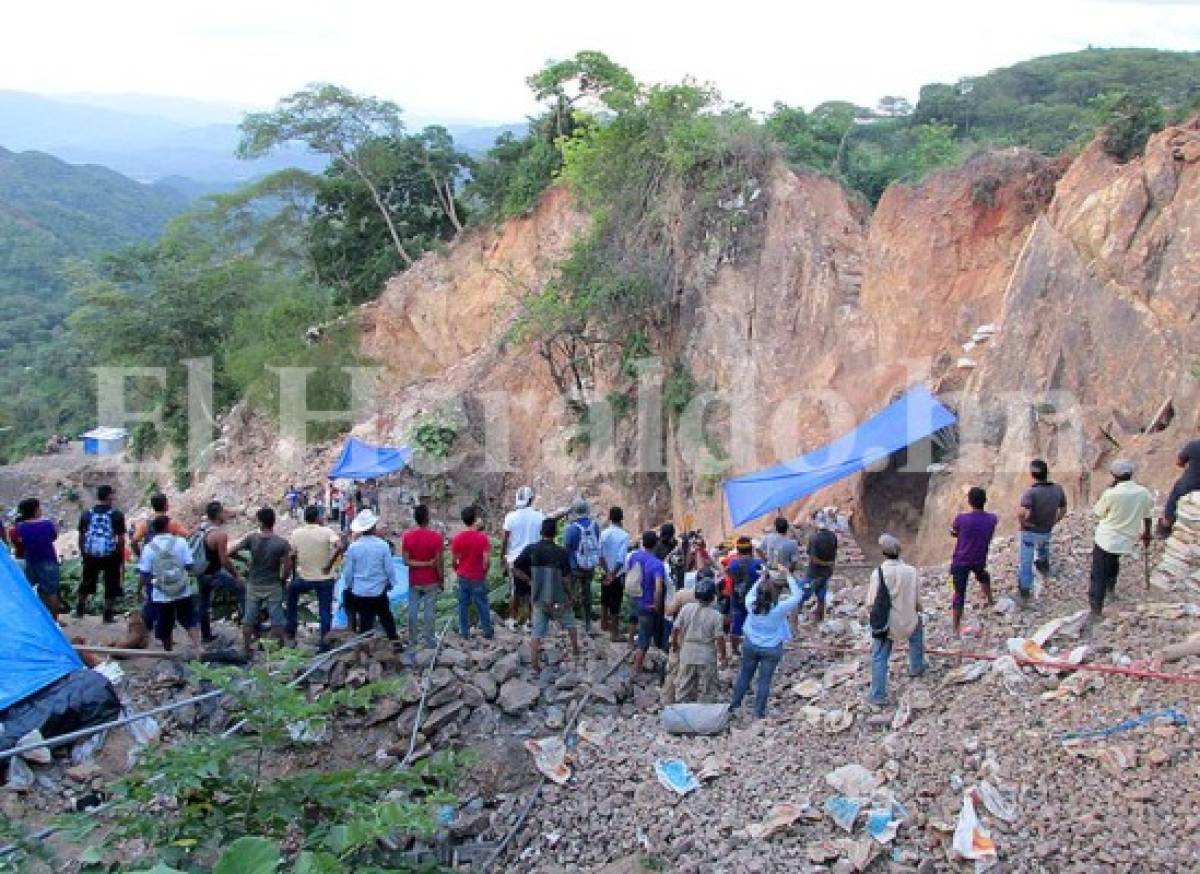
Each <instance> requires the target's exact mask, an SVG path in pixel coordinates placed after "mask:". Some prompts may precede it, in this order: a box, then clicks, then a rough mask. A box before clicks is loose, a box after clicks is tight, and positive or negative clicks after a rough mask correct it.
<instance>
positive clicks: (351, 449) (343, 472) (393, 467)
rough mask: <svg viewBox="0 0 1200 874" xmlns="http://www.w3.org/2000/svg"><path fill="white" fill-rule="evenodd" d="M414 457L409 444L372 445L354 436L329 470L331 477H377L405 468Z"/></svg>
mask: <svg viewBox="0 0 1200 874" xmlns="http://www.w3.org/2000/svg"><path fill="white" fill-rule="evenodd" d="M410 458H412V450H411V449H409V448H408V447H407V446H402V447H400V448H399V449H394V448H392V447H390V446H372V445H371V444H370V443H363V442H362V441H361V440H357V439H355V438H354V437H351V438H349V439H348V440H347V441H346V445H345V446H344V447H342V454H341V456H340V457H339V458H338V460H337V464H335V465H334V466H333V470H331V471H329V478H330V479H375V478H376V477H381V476H387V475H388V474H389V473H395V472H396V471H398V470H403V469H404V467H405V466H406V465H407V464H408V460H409V459H410Z"/></svg>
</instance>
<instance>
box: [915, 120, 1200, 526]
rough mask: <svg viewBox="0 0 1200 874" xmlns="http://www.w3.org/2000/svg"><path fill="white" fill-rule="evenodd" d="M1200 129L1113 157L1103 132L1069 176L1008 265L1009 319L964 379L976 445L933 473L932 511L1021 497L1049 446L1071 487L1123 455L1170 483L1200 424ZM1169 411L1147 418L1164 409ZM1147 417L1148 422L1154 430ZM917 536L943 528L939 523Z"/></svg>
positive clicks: (1076, 493) (1156, 480)
mask: <svg viewBox="0 0 1200 874" xmlns="http://www.w3.org/2000/svg"><path fill="white" fill-rule="evenodd" d="M1197 240H1200V128H1198V126H1197V125H1196V124H1195V123H1193V124H1191V125H1188V126H1186V127H1180V128H1171V129H1168V130H1166V131H1164V132H1162V133H1160V134H1158V135H1157V136H1155V137H1154V138H1153V139H1152V140H1151V141H1150V143H1149V145H1148V146H1147V149H1146V154H1145V157H1144V158H1142V159H1141V160H1137V161H1132V162H1130V163H1128V164H1124V165H1118V164H1116V163H1114V162H1113V161H1112V159H1111V158H1109V157H1108V156H1106V155H1105V154H1104V153H1103V151H1102V150H1101V149H1100V148H1099V146H1098V144H1093V145H1092V146H1091V147H1090V148H1088V149H1087V150H1086V151H1085V152H1084V153H1083V154H1082V155H1081V156H1080V157H1079V158H1078V159H1076V160H1075V162H1074V163H1073V164H1072V165H1071V166H1070V168H1069V169H1068V170H1067V172H1066V174H1065V175H1064V176H1063V177H1062V179H1061V180H1059V182H1058V184H1057V186H1056V188H1055V194H1054V198H1053V201H1052V202H1051V203H1050V205H1049V208H1048V209H1047V210H1046V211H1045V212H1044V213H1039V214H1037V215H1036V217H1034V218H1033V220H1032V222H1031V223H1030V226H1029V229H1028V231H1027V234H1026V240H1025V242H1024V246H1023V247H1022V250H1021V253H1020V256H1019V257H1018V258H1017V259H1016V262H1015V263H1014V264H1013V266H1012V269H1011V272H1010V278H1009V281H1008V283H1007V288H1006V291H1005V293H1004V295H1003V299H1002V309H1001V311H1000V314H999V326H1000V330H999V333H998V334H997V335H996V337H995V339H994V340H993V341H992V342H991V343H990V344H989V346H990V348H989V349H988V350H987V352H986V354H985V355H983V356H982V358H981V361H980V366H979V368H978V369H977V370H975V371H974V372H972V373H971V376H970V379H969V380H968V381H967V382H966V383H965V385H964V386H963V388H964V393H965V396H966V397H967V398H969V399H971V400H972V401H973V403H971V404H969V405H967V408H966V413H965V415H964V417H963V421H962V428H963V431H964V433H965V434H967V435H969V436H973V437H974V438H975V439H974V440H973V441H972V442H973V443H974V449H973V450H972V452H970V453H969V454H968V455H966V456H964V457H963V458H960V459H959V460H958V461H957V462H956V463H955V464H954V465H953V466H952V467H951V469H950V470H949V471H948V472H947V474H946V475H943V476H938V477H935V478H934V481H933V484H932V488H931V491H930V509H931V510H932V511H933V512H931V513H930V514H929V515H930V517H932V518H939V519H944V518H945V516H946V514H947V513H949V512H950V509H951V507H952V506H953V505H955V504H956V503H958V502H959V501H960V500H961V495H962V491H963V489H964V488H965V487H966V486H967V485H968V484H969V483H974V482H978V483H979V484H981V485H985V486H989V487H990V491H991V493H992V495H993V497H994V500H995V503H996V504H997V505H998V506H1000V507H1004V508H1008V507H1012V506H1013V505H1014V504H1015V502H1016V499H1017V496H1018V494H1019V492H1020V490H1021V489H1022V488H1023V487H1024V485H1025V483H1024V470H1025V465H1026V463H1027V460H1028V458H1029V457H1030V456H1031V455H1043V456H1045V457H1047V458H1048V459H1050V461H1051V464H1052V466H1054V467H1056V468H1057V469H1058V471H1059V473H1058V477H1057V478H1058V479H1059V480H1060V481H1061V482H1062V484H1063V485H1064V486H1065V487H1066V489H1067V492H1068V495H1069V497H1070V499H1071V500H1072V501H1075V502H1082V501H1086V500H1088V499H1090V498H1093V497H1095V495H1096V494H1097V493H1098V492H1099V491H1100V490H1101V489H1102V488H1103V487H1104V486H1105V485H1107V484H1108V476H1107V474H1106V473H1105V471H1104V468H1105V467H1106V465H1107V462H1108V461H1109V460H1111V459H1112V458H1114V457H1116V456H1117V455H1126V456H1130V457H1132V458H1134V459H1135V460H1136V461H1137V462H1138V463H1139V468H1140V473H1139V479H1141V480H1142V481H1143V482H1145V483H1147V484H1148V485H1150V486H1151V487H1153V488H1156V489H1158V490H1160V491H1165V490H1166V489H1167V488H1169V486H1170V483H1171V482H1172V481H1173V479H1174V477H1175V474H1176V473H1177V472H1176V471H1175V469H1174V466H1173V463H1172V462H1173V458H1174V453H1175V451H1177V449H1178V447H1179V446H1180V445H1182V443H1183V442H1185V441H1186V440H1188V439H1191V438H1192V437H1194V436H1195V435H1196V432H1197V429H1198V427H1200V417H1198V414H1197V404H1196V402H1197V400H1198V399H1200V391H1198V389H1200V382H1198V381H1197V379H1196V378H1195V377H1194V375H1193V368H1194V367H1195V366H1196V363H1197V361H1198V360H1200V320H1198V318H1197V316H1198V314H1200V250H1198V249H1197V245H1196V242H1197ZM1164 407H1165V408H1166V409H1168V410H1169V411H1173V412H1168V413H1167V415H1165V416H1164V417H1163V419H1162V421H1160V422H1159V423H1158V425H1159V426H1161V425H1163V424H1165V423H1166V422H1167V421H1168V420H1169V422H1170V424H1169V425H1167V426H1166V427H1165V428H1162V429H1161V430H1158V429H1157V428H1149V426H1150V425H1151V423H1152V422H1153V421H1154V419H1155V417H1156V416H1157V415H1158V414H1159V413H1160V411H1162V410H1163V409H1164ZM1147 431H1149V433H1144V432H1147ZM923 542H924V543H926V544H929V545H932V544H934V543H936V542H937V538H936V536H935V533H934V531H933V530H932V529H930V530H927V531H925V532H924V536H923Z"/></svg>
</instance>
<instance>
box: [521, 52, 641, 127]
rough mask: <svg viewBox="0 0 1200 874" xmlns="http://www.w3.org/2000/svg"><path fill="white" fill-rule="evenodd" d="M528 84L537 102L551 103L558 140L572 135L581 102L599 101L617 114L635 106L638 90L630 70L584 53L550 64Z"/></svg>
mask: <svg viewBox="0 0 1200 874" xmlns="http://www.w3.org/2000/svg"><path fill="white" fill-rule="evenodd" d="M526 82H527V83H528V84H529V87H530V88H531V89H533V93H534V96H535V97H536V98H537V99H538V100H541V101H545V102H549V104H550V113H551V115H552V117H553V119H554V131H555V134H556V136H559V137H564V136H569V135H570V134H571V129H572V118H571V116H572V113H573V112H574V109H575V106H576V104H577V103H579V102H580V101H583V100H586V99H594V100H598V101H599V102H600V103H601V104H603V105H604V106H605V107H606V108H607V109H609V110H611V111H613V112H617V111H620V110H622V109H627V108H629V106H631V105H632V102H633V100H634V99H635V97H636V95H637V90H638V89H637V81H636V80H635V79H634V78H633V74H632V73H630V72H629V70H627V69H625V68H624V67H622V66H621V65H620V64H618V63H616V62H615V61H613V60H611V59H610V58H609V57H608V55H606V54H604V53H603V52H597V51H581V52H577V53H576V54H575V55H574V56H573V57H571V58H567V59H566V60H563V61H551V62H549V63H547V64H546V65H545V66H544V67H542V69H541V70H539V71H538V72H536V73H534V74H533V75H532V76H530V77H529V78H528V79H527V80H526Z"/></svg>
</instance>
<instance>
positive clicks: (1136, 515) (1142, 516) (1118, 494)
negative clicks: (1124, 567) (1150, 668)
mask: <svg viewBox="0 0 1200 874" xmlns="http://www.w3.org/2000/svg"><path fill="white" fill-rule="evenodd" d="M1109 472H1110V473H1111V474H1112V477H1113V484H1112V485H1111V486H1110V487H1109V488H1107V489H1105V490H1104V494H1102V495H1101V496H1100V500H1098V501H1097V502H1096V506H1095V507H1093V508H1092V512H1093V513H1094V514H1095V516H1096V519H1097V522H1096V535H1095V542H1094V543H1093V545H1092V573H1091V582H1090V585H1089V586H1088V602H1089V604H1090V606H1091V612H1090V613H1089V615H1088V623H1089V624H1092V623H1095V622H1099V621H1100V617H1101V614H1102V613H1103V612H1104V598H1105V596H1107V595H1115V594H1116V590H1117V576H1118V575H1119V574H1120V573H1121V556H1123V555H1129V554H1131V553H1132V552H1133V548H1134V545H1135V544H1136V543H1137V541H1138V539H1139V534H1140V539H1141V541H1142V548H1143V549H1144V548H1145V547H1146V546H1147V545H1149V543H1150V529H1151V526H1152V524H1153V516H1154V499H1153V498H1152V497H1151V496H1150V491H1149V490H1148V489H1147V488H1146V487H1145V486H1141V485H1138V484H1137V483H1135V482H1134V481H1133V462H1131V461H1128V460H1127V459H1124V458H1119V459H1117V460H1116V461H1114V462H1113V463H1112V464H1111V465H1110V466H1109Z"/></svg>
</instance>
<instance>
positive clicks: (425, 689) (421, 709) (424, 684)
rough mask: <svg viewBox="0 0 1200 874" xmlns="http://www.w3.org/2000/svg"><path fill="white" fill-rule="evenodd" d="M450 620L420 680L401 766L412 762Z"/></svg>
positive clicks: (444, 627) (447, 621)
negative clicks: (419, 694)
mask: <svg viewBox="0 0 1200 874" xmlns="http://www.w3.org/2000/svg"><path fill="white" fill-rule="evenodd" d="M450 621H451V620H450V619H447V620H446V621H445V623H443V624H442V633H441V634H439V635H438V637H437V646H436V647H435V648H434V650H433V658H431V659H430V660H429V665H428V666H427V667H426V668H425V676H424V677H423V678H422V679H421V701H420V703H419V704H417V718H416V720H415V721H414V722H413V729H412V736H411V737H410V738H409V739H408V753H407V754H406V755H405V756H404V761H403V762H401V763H400V764H401V766H404V765H407V764H408V763H409V762H411V761H412V757H413V752H414V751H415V750H416V748H417V734H418V733H419V732H420V730H421V717H422V716H423V715H424V713H425V699H426V698H428V697H429V681H430V677H432V676H433V668H434V665H436V664H437V660H438V656H440V655H441V654H442V642H443V641H444V640H445V639H446V634H447V633H448V632H449V631H450Z"/></svg>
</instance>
